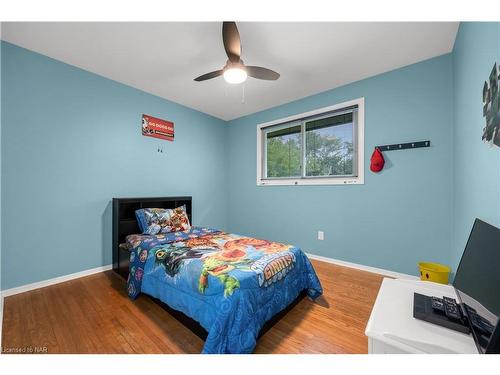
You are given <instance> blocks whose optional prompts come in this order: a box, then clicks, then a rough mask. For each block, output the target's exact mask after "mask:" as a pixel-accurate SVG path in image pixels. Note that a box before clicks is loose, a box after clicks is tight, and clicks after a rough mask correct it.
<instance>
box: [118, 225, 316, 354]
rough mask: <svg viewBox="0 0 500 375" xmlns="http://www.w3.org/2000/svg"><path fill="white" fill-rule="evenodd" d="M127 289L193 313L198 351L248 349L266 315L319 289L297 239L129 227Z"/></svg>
mask: <svg viewBox="0 0 500 375" xmlns="http://www.w3.org/2000/svg"><path fill="white" fill-rule="evenodd" d="M127 241H128V243H129V244H130V247H131V254H130V260H131V262H130V273H129V279H128V282H127V287H128V293H129V296H130V297H131V298H136V297H137V296H138V295H139V294H140V293H141V292H142V293H145V294H148V295H150V296H153V297H155V298H158V299H160V300H161V301H163V302H164V303H166V304H167V305H169V306H170V307H172V308H174V309H176V310H179V311H182V312H183V313H184V314H186V315H188V316H189V317H191V318H193V319H194V320H196V321H198V322H199V323H200V324H201V326H202V327H203V328H205V329H206V330H207V332H208V337H207V340H206V342H205V346H204V348H203V353H251V352H252V351H253V349H254V348H255V345H256V340H257V337H258V335H259V332H260V330H261V328H262V326H263V325H264V323H265V322H266V321H268V320H269V319H271V318H272V317H273V316H274V315H276V314H277V313H279V312H280V311H282V310H283V309H285V308H286V307H287V306H288V305H289V304H290V303H292V302H293V301H294V300H295V299H296V298H297V297H298V295H299V294H300V293H301V292H302V291H303V290H306V291H307V294H308V295H309V297H311V298H313V299H314V298H317V297H318V296H320V295H321V294H322V292H323V291H322V288H321V284H320V282H319V280H318V277H317V276H316V273H315V271H314V269H313V267H312V265H311V263H310V262H309V259H308V258H307V257H306V255H305V254H304V253H303V252H302V251H301V250H300V249H299V248H297V247H294V246H291V245H284V244H281V243H277V242H271V241H266V240H259V239H255V238H249V237H242V236H238V235H235V234H228V233H224V232H220V231H217V230H214V229H209V228H198V227H193V228H191V230H190V231H186V232H176V233H169V234H166V235H156V236H150V235H131V236H128V237H127Z"/></svg>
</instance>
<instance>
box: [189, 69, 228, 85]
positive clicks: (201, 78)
mask: <svg viewBox="0 0 500 375" xmlns="http://www.w3.org/2000/svg"><path fill="white" fill-rule="evenodd" d="M223 72H224V71H223V70H222V69H221V70H216V71H214V72H210V73H207V74H203V75H201V76H199V77H196V78H195V79H194V80H195V81H197V82H200V81H206V80H207V79H212V78H215V77H218V76H221V75H222V73H223Z"/></svg>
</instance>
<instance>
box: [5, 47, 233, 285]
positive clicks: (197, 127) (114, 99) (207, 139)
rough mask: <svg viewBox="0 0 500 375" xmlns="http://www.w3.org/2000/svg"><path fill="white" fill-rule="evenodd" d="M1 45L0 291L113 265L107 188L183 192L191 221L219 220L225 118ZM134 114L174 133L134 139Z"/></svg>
mask: <svg viewBox="0 0 500 375" xmlns="http://www.w3.org/2000/svg"><path fill="white" fill-rule="evenodd" d="M1 48H2V68H3V71H2V92H3V97H2V99H3V102H2V116H3V117H2V120H3V121H2V139H1V143H2V149H1V153H2V160H1V163H2V213H1V216H2V239H1V240H2V249H3V264H2V266H3V270H2V271H3V272H2V289H7V288H12V287H15V286H18V285H23V284H27V283H31V282H36V281H39V280H45V279H49V278H52V277H57V276H60V275H66V274H70V273H73V272H78V271H82V270H86V269H90V268H93V267H98V266H102V265H107V264H110V263H111V206H110V200H111V198H112V197H117V196H118V197H120V196H121V197H123V196H169V195H192V196H193V202H194V212H193V215H194V222H195V224H200V225H211V226H215V227H220V228H225V227H226V211H227V209H226V207H225V203H226V199H225V197H226V195H227V193H226V185H225V170H224V157H225V155H224V136H225V131H224V122H223V121H221V120H219V119H216V118H213V117H210V116H208V115H206V114H202V113H200V112H197V111H195V110H192V109H189V108H186V107H183V106H181V105H178V104H175V103H172V102H169V101H166V100H163V99H161V98H158V97H155V96H153V95H149V94H146V93H144V92H142V91H139V90H136V89H133V88H130V87H128V86H125V85H122V84H119V83H117V82H114V81H111V80H108V79H105V78H103V77H100V76H98V75H95V74H91V73H89V72H86V71H83V70H81V69H78V68H75V67H73V66H70V65H67V64H63V63H61V62H58V61H56V60H53V59H50V58H48V57H45V56H42V55H39V54H36V53H33V52H30V51H27V50H25V49H22V48H19V47H17V46H14V45H12V44H8V43H2V45H1ZM142 113H146V114H150V115H153V116H158V117H160V118H165V119H168V120H171V121H174V123H175V129H176V134H175V142H173V143H170V142H166V141H157V140H154V139H153V138H148V137H143V136H141V134H140V126H141V114H142ZM158 145H162V146H163V148H164V154H163V155H162V154H158V152H157V151H156V150H157V147H158Z"/></svg>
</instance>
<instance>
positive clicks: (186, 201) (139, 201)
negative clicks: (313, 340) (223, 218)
mask: <svg viewBox="0 0 500 375" xmlns="http://www.w3.org/2000/svg"><path fill="white" fill-rule="evenodd" d="M182 205H186V213H187V215H188V217H189V222H190V223H191V225H193V214H192V207H193V200H192V197H188V196H186V197H159V198H113V271H115V272H116V273H117V274H118V275H120V276H121V277H122V278H123V279H124V280H127V278H128V274H129V263H130V252H129V249H128V247H127V246H125V242H126V241H125V238H126V237H127V236H128V235H129V234H137V233H140V232H141V231H140V229H139V225H138V224H137V219H136V217H135V211H136V210H139V209H141V208H176V207H179V206H182ZM124 289H125V286H124ZM305 295H306V293H305V291H303V292H302V293H301V294H299V296H298V297H297V299H296V300H295V301H294V302H292V303H291V304H290V305H289V306H288V307H287V308H286V309H284V310H282V311H281V312H280V313H278V314H277V315H275V316H274V317H273V318H272V319H271V320H269V321H268V322H267V323H266V324H265V325H264V326H263V327H262V329H261V331H260V334H259V337H261V336H262V335H263V334H264V333H266V332H267V331H268V330H269V329H270V328H271V327H272V326H273V325H274V324H276V323H277V322H278V321H279V320H280V319H281V318H282V317H283V316H285V315H286V314H287V313H288V312H289V311H290V310H291V309H293V308H294V307H295V306H296V305H297V304H298V303H299V302H300V301H301V300H302V299H303V298H304V297H305ZM148 297H149V298H151V299H152V300H153V301H155V302H156V303H158V304H159V305H160V306H162V307H163V308H164V309H165V310H166V311H167V312H168V313H169V314H170V315H172V316H173V317H174V318H175V319H177V320H178V321H180V322H181V323H182V324H184V325H185V326H186V327H187V328H189V329H190V330H191V331H192V332H193V333H194V334H195V335H197V336H198V337H200V338H201V339H202V340H203V341H205V340H206V338H207V335H208V333H207V331H206V330H205V329H204V328H203V327H202V326H201V325H200V324H199V323H198V322H197V321H195V320H194V319H191V318H190V317H188V316H187V315H185V314H183V313H182V312H180V311H178V310H174V309H172V308H170V307H169V306H168V305H167V304H165V303H163V302H161V301H160V300H158V299H156V298H153V297H151V296H148Z"/></svg>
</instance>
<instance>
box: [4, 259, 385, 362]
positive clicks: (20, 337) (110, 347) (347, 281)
mask: <svg viewBox="0 0 500 375" xmlns="http://www.w3.org/2000/svg"><path fill="white" fill-rule="evenodd" d="M312 262H313V265H314V268H315V269H316V272H317V274H318V277H319V278H320V280H321V283H322V285H323V289H324V295H323V296H322V297H320V298H318V299H317V300H316V301H314V302H312V301H310V300H309V299H307V298H304V299H303V300H301V301H300V302H299V303H298V304H297V305H296V306H295V307H294V308H293V309H292V310H291V311H289V312H288V313H287V314H286V315H285V316H284V317H283V318H282V319H281V320H279V321H278V322H277V323H276V324H275V325H274V326H273V327H272V328H271V329H270V330H269V331H267V332H266V333H265V334H264V335H263V336H262V337H261V338H260V339H259V341H258V344H257V347H256V349H255V353H366V352H367V339H366V337H365V335H364V330H365V327H366V323H367V321H368V318H369V316H370V312H371V309H372V306H373V303H374V302H375V298H376V296H377V292H378V290H379V288H380V284H381V282H382V278H383V277H382V276H380V275H377V274H373V273H369V272H364V271H359V270H355V269H352V268H347V267H342V266H337V265H334V264H329V263H324V262H319V261H314V260H313V261H312ZM2 332H3V338H2V343H3V350H4V352H5V351H6V350H9V349H10V350H12V348H33V349H35V348H38V350H42V351H43V350H45V349H43V348H46V351H47V352H48V353H200V352H201V350H202V347H203V341H202V340H201V339H200V338H199V337H198V336H196V335H195V334H194V333H193V332H191V331H190V330H189V329H188V328H186V327H185V326H184V325H182V324H181V323H179V322H178V321H177V320H176V319H175V318H173V317H172V316H171V315H170V314H169V313H168V312H166V311H165V310H163V309H162V308H161V307H160V306H159V305H158V304H156V303H155V302H153V301H152V300H151V299H150V298H149V297H147V296H140V297H139V298H138V299H137V300H136V301H131V300H129V299H128V297H127V295H126V293H125V288H124V281H123V280H122V279H121V278H119V277H118V276H117V275H115V274H114V273H113V272H112V271H109V272H104V273H100V274H96V275H92V276H87V277H83V278H80V279H76V280H72V281H68V282H65V283H61V284H57V285H53V286H49V287H46V288H42V289H37V290H33V291H30V292H26V293H22V294H18V295H14V296H10V297H6V298H5V302H4V317H3V330H2Z"/></svg>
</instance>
